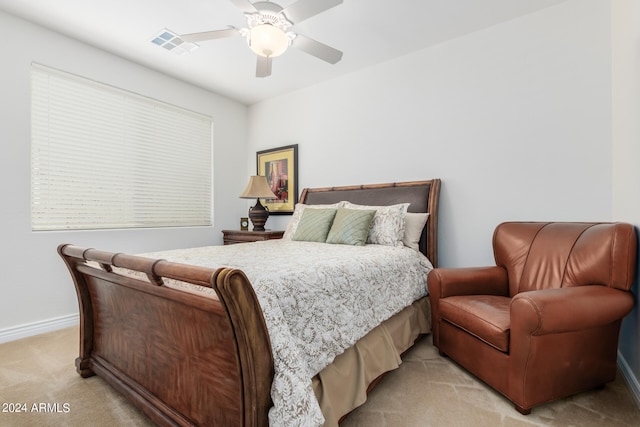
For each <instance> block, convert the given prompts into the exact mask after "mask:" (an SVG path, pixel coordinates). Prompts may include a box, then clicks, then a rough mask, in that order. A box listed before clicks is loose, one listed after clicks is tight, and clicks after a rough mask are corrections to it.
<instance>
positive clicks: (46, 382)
mask: <svg viewBox="0 0 640 427" xmlns="http://www.w3.org/2000/svg"><path fill="white" fill-rule="evenodd" d="M77 354H78V329H77V328H69V329H64V330H61V331H56V332H52V333H49V334H44V335H40V336H37V337H31V338H26V339H23V340H19V341H14V342H10V343H6V344H2V345H0V405H2V406H1V407H0V426H3V427H5V426H56V427H57V426H83V427H84V426H151V425H152V424H151V423H150V422H149V421H148V420H147V419H146V418H145V416H144V415H142V414H141V413H140V412H138V411H137V410H136V409H134V408H133V407H132V406H131V405H129V404H128V403H127V402H126V401H125V400H124V399H123V398H122V397H121V396H120V395H119V394H118V393H117V392H115V391H114V390H112V389H111V388H110V387H109V386H107V385H106V384H105V383H104V382H103V381H102V380H101V379H100V378H98V377H92V378H88V379H82V378H81V377H80V376H79V375H78V374H77V373H76V371H75V366H74V359H75V358H76V356H77ZM16 404H17V405H16ZM34 404H35V406H34ZM23 405H25V406H26V412H13V413H9V412H5V411H8V410H16V406H17V408H18V409H24V406H23ZM36 410H37V411H36ZM38 411H42V412H38ZM342 426H343V427H383V426H384V427H386V426H393V427H403V426H404V427H418V426H419V427H423V426H447V427H449V426H474V427H475V426H491V427H495V426H562V427H566V426H576V427H589V426H640V409H639V408H638V406H637V405H636V403H635V401H634V399H633V397H632V396H631V394H630V392H629V390H628V389H627V386H626V384H625V382H624V380H623V379H622V377H621V375H620V374H618V379H617V380H616V381H615V382H613V383H611V384H608V385H607V386H606V387H605V388H604V389H603V390H597V391H592V392H587V393H582V394H579V395H576V396H573V397H570V398H568V399H563V400H561V401H558V402H553V403H550V404H546V405H543V406H540V407H537V408H534V409H533V411H532V413H531V415H528V416H523V415H520V414H519V413H517V412H516V411H515V410H514V409H513V407H512V406H511V404H510V403H509V402H508V401H507V400H505V399H504V398H503V397H501V396H500V395H498V394H496V393H494V392H493V391H492V390H491V389H489V388H487V387H486V386H485V385H483V384H482V383H480V382H478V381H477V380H475V379H474V378H473V377H472V376H470V375H469V374H467V373H466V372H465V371H463V370H462V369H460V368H459V367H458V366H456V365H455V364H454V363H452V362H451V361H450V360H448V359H443V358H441V357H440V356H438V353H437V351H436V350H435V349H434V348H433V346H432V344H431V338H430V337H426V338H425V339H423V340H421V341H420V342H419V343H418V344H417V345H416V346H415V347H414V348H413V349H412V350H411V351H410V352H409V353H407V355H406V356H405V358H404V363H403V364H402V366H401V367H400V368H399V369H397V370H395V371H393V372H391V373H389V374H388V375H387V376H386V377H385V378H384V379H383V380H382V381H381V383H380V384H379V385H378V387H376V388H375V389H374V390H373V392H372V393H371V394H370V396H369V400H368V401H367V403H366V404H365V405H363V406H362V407H360V408H358V409H357V410H356V411H354V412H353V413H352V414H351V415H350V416H349V417H347V419H346V420H345V421H344V423H343V424H342Z"/></svg>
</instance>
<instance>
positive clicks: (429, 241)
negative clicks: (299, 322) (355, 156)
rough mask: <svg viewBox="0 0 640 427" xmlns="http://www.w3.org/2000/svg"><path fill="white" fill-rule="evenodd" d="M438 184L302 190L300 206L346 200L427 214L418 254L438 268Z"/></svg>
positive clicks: (433, 182)
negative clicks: (405, 206)
mask: <svg viewBox="0 0 640 427" xmlns="http://www.w3.org/2000/svg"><path fill="white" fill-rule="evenodd" d="M439 198H440V180H439V179H437V178H434V179H430V180H426V181H412V182H394V183H388V184H369V185H354V186H344V187H324V188H305V189H304V190H302V194H301V195H300V203H304V204H308V205H321V204H331V203H337V202H340V201H343V200H347V201H349V202H351V203H356V204H359V205H370V206H388V205H395V204H397V203H410V205H409V209H408V211H409V212H428V213H429V219H428V221H427V225H426V226H425V228H424V230H423V231H422V237H421V239H420V251H421V252H422V253H423V254H425V255H426V256H427V258H429V260H430V261H431V263H432V264H433V266H434V267H437V266H438V200H439Z"/></svg>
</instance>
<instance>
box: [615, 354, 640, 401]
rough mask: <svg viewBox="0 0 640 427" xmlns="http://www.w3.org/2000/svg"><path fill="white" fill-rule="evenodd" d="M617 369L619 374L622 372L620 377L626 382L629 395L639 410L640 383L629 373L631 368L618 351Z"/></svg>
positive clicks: (631, 372)
mask: <svg viewBox="0 0 640 427" xmlns="http://www.w3.org/2000/svg"><path fill="white" fill-rule="evenodd" d="M618 368H619V369H620V372H622V376H623V377H624V379H625V380H626V382H627V386H628V387H629V391H630V392H631V395H632V396H633V398H634V399H635V401H636V405H638V408H640V382H638V378H636V376H635V375H634V374H633V371H631V367H630V366H629V364H628V363H627V361H626V360H625V358H624V357H623V356H622V354H620V352H619V351H618Z"/></svg>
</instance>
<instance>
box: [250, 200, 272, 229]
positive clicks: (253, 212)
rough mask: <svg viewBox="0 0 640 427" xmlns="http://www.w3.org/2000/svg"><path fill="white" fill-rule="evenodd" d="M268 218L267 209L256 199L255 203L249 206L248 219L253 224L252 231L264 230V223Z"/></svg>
mask: <svg viewBox="0 0 640 427" xmlns="http://www.w3.org/2000/svg"><path fill="white" fill-rule="evenodd" d="M268 218H269V209H267V208H266V207H265V206H263V205H262V203H260V199H257V201H256V205H255V206H254V207H252V208H249V219H250V220H251V223H252V224H253V231H264V225H265V224H266V222H267V219H268Z"/></svg>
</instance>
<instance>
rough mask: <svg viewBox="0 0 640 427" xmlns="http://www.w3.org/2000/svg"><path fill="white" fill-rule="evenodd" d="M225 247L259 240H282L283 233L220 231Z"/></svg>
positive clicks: (268, 231)
mask: <svg viewBox="0 0 640 427" xmlns="http://www.w3.org/2000/svg"><path fill="white" fill-rule="evenodd" d="M222 234H223V236H224V244H225V245H233V244H235V243H247V242H257V241H260V240H272V239H282V235H283V234H284V231H276V230H265V231H249V230H222Z"/></svg>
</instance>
